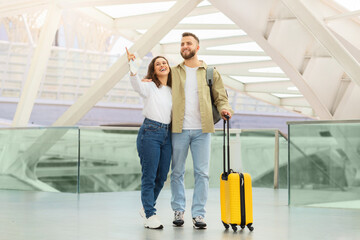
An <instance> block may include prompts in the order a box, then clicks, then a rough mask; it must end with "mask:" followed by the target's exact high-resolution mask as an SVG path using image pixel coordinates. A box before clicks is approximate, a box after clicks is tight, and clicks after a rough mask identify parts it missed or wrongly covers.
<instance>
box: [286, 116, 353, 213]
mask: <svg viewBox="0 0 360 240" xmlns="http://www.w3.org/2000/svg"><path fill="white" fill-rule="evenodd" d="M288 124H289V125H288V126H289V165H288V166H289V204H290V205H307V206H318V207H337V208H360V200H359V199H360V121H309V122H289V123H288Z"/></svg>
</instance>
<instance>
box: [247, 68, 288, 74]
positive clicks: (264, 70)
mask: <svg viewBox="0 0 360 240" xmlns="http://www.w3.org/2000/svg"><path fill="white" fill-rule="evenodd" d="M249 72H258V73H260V72H261V73H284V72H283V71H282V70H281V68H279V67H270V68H253V69H249Z"/></svg>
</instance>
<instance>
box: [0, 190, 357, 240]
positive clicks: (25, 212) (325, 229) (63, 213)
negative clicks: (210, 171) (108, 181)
mask: <svg viewBox="0 0 360 240" xmlns="http://www.w3.org/2000/svg"><path fill="white" fill-rule="evenodd" d="M191 194H192V190H187V197H188V199H189V200H188V206H187V209H188V210H187V211H186V214H185V221H186V222H185V226H184V227H178V228H176V227H173V226H172V224H171V221H172V211H171V209H170V203H169V201H170V191H169V190H164V191H163V192H162V193H161V194H160V197H159V200H158V204H157V208H158V215H159V217H160V219H161V220H162V222H163V223H164V229H163V230H150V229H145V228H144V227H143V225H142V219H141V218H140V216H139V214H138V210H139V209H140V206H141V204H140V193H139V192H118V193H96V194H82V195H80V196H79V197H78V196H77V195H75V194H64V193H44V192H19V191H0V203H1V206H2V207H1V210H0V240H57V239H59V240H60V239H62V240H63V239H64V240H65V239H66V240H74V239H84V240H95V239H96V240H106V239H111V240H112V239H114V240H115V239H116V240H119V239H129V240H132V239H149V240H150V239H154V240H155V239H157V240H160V239H161V240H163V239H166V240H169V239H179V240H180V239H181V240H190V239H194V240H212V239H216V240H220V239H222V240H225V239H244V240H245V239H246V240H275V239H276V240H286V239H301V240H308V239H326V240H331V239H339V240H340V239H341V240H345V239H346V240H349V239H360V227H359V226H360V210H350V209H333V208H331V209H329V208H309V207H288V206H287V191H286V190H273V189H262V188H254V190H253V196H254V227H255V230H254V231H253V232H251V233H250V232H249V231H248V230H247V229H245V230H242V231H238V232H236V233H234V232H233V231H232V230H228V231H225V230H224V227H223V225H222V224H221V222H220V220H219V219H220V207H219V189H210V191H209V200H208V204H207V211H208V213H207V216H206V220H207V223H208V229H206V230H195V229H193V227H192V224H191V216H190V203H191Z"/></svg>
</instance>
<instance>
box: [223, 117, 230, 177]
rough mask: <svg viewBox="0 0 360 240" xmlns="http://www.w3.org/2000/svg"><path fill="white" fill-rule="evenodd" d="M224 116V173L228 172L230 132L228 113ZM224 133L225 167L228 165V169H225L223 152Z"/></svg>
mask: <svg viewBox="0 0 360 240" xmlns="http://www.w3.org/2000/svg"><path fill="white" fill-rule="evenodd" d="M225 118H226V119H227V120H224V128H223V129H224V134H223V135H224V141H223V166H224V167H223V168H224V173H225V172H227V173H230V134H229V132H230V131H229V125H230V124H229V118H230V117H229V116H228V115H225ZM225 125H227V134H225ZM225 135H226V137H227V167H228V170H227V171H226V163H225V162H226V154H225Z"/></svg>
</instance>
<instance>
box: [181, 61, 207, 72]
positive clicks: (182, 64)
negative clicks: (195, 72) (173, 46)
mask: <svg viewBox="0 0 360 240" xmlns="http://www.w3.org/2000/svg"><path fill="white" fill-rule="evenodd" d="M200 62H201V65H200V66H199V68H204V69H207V65H206V63H205V62H204V61H202V60H200ZM178 67H181V68H182V69H184V70H185V61H183V62H182V63H179V64H178Z"/></svg>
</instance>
